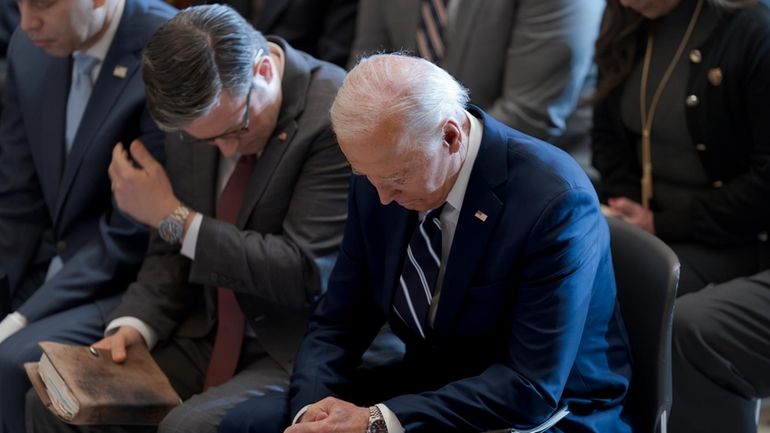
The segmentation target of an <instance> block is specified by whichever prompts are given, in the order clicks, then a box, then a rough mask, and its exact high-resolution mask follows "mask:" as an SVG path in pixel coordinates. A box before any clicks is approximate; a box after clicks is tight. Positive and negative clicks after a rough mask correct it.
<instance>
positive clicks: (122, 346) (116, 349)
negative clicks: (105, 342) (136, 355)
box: [110, 330, 126, 364]
mask: <svg viewBox="0 0 770 433" xmlns="http://www.w3.org/2000/svg"><path fill="white" fill-rule="evenodd" d="M110 349H112V360H113V361H114V362H116V363H118V364H122V363H124V362H126V338H125V336H124V334H123V333H122V332H120V330H118V332H116V333H115V335H114V336H113V339H112V344H111V346H110Z"/></svg>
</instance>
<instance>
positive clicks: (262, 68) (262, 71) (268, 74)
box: [254, 55, 275, 83]
mask: <svg viewBox="0 0 770 433" xmlns="http://www.w3.org/2000/svg"><path fill="white" fill-rule="evenodd" d="M273 74H275V68H274V66H273V59H272V57H270V55H267V56H265V57H263V58H261V59H257V61H256V62H254V76H255V77H256V76H260V77H262V78H263V79H264V80H265V82H266V83H270V82H271V81H272V80H273Z"/></svg>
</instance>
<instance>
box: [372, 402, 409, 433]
mask: <svg viewBox="0 0 770 433" xmlns="http://www.w3.org/2000/svg"><path fill="white" fill-rule="evenodd" d="M376 406H377V407H378V408H379V409H380V413H382V419H384V420H385V426H386V427H387V428H388V433H404V427H403V426H402V425H401V421H399V420H398V417H396V414H395V413H393V411H392V410H390V409H388V407H387V406H385V405H384V404H382V403H378V404H377V405H376Z"/></svg>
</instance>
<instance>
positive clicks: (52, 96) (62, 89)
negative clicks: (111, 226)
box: [28, 58, 72, 221]
mask: <svg viewBox="0 0 770 433" xmlns="http://www.w3.org/2000/svg"><path fill="white" fill-rule="evenodd" d="M42 69H43V70H44V71H45V72H44V75H45V77H44V78H43V79H41V80H39V82H40V86H41V88H40V89H39V90H40V91H39V92H35V93H34V94H31V95H32V97H33V98H35V99H36V100H35V101H34V102H33V104H34V106H37V107H41V108H42V107H45V108H44V109H41V110H39V111H38V113H39V116H40V119H39V122H40V123H39V125H41V126H42V127H36V128H35V127H33V128H29V129H28V130H29V131H30V134H31V136H30V140H29V141H30V146H33V147H38V148H37V149H36V150H34V151H35V152H39V154H41V155H45V157H44V158H40V160H41V161H43V164H44V165H45V170H42V172H41V173H39V176H40V180H41V184H42V188H43V191H44V193H45V199H46V202H47V204H48V208H49V209H55V207H56V202H57V197H58V192H59V185H61V177H62V172H63V170H64V128H65V124H66V120H65V112H66V110H67V94H68V92H69V77H70V75H71V69H72V66H71V62H70V61H69V60H67V59H53V58H51V59H50V61H49V62H48V63H47V64H46V65H43V66H42ZM37 143H39V144H37ZM36 144H37V145H36ZM54 221H56V220H54Z"/></svg>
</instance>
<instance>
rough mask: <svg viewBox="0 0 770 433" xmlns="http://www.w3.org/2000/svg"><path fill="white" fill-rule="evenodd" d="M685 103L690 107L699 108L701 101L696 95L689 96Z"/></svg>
mask: <svg viewBox="0 0 770 433" xmlns="http://www.w3.org/2000/svg"><path fill="white" fill-rule="evenodd" d="M684 103H685V104H687V106H688V107H697V106H698V104H700V100H699V99H698V97H697V96H695V95H689V96H688V97H687V99H685V100H684Z"/></svg>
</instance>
